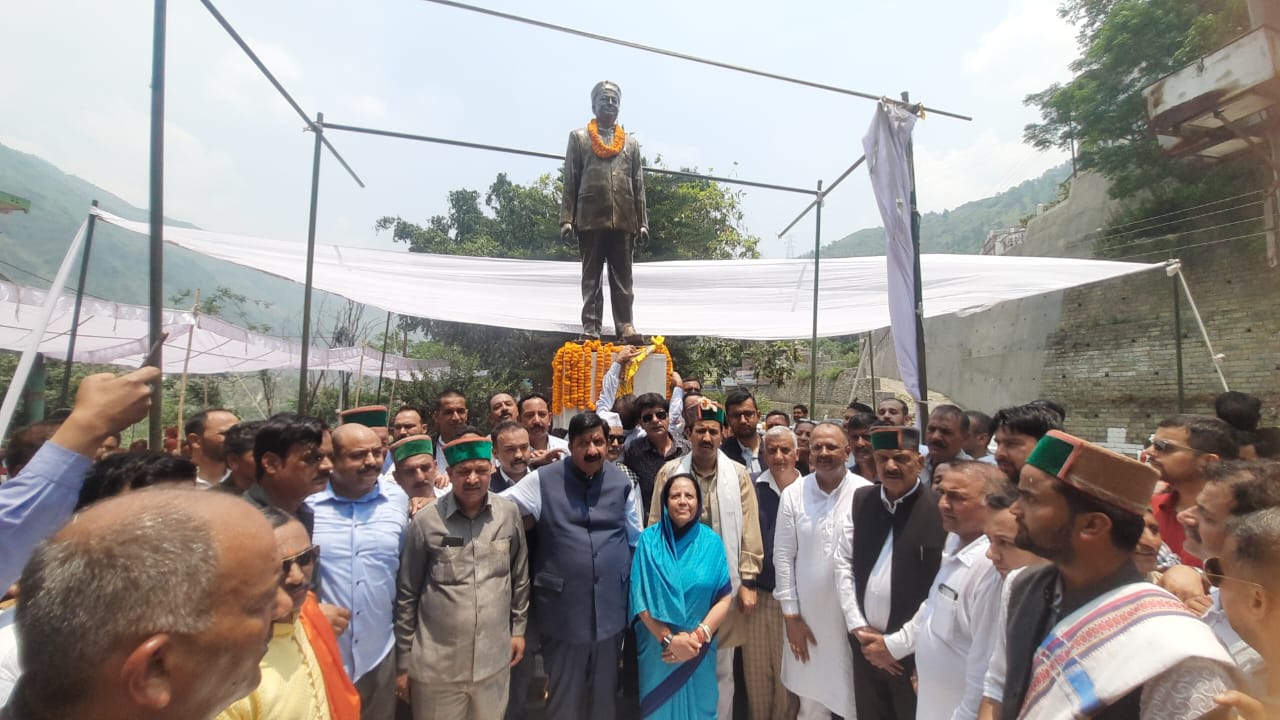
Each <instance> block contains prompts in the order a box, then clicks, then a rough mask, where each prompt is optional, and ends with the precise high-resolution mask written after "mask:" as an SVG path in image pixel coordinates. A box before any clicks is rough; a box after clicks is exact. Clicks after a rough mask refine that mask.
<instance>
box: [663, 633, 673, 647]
mask: <svg viewBox="0 0 1280 720" xmlns="http://www.w3.org/2000/svg"><path fill="white" fill-rule="evenodd" d="M674 639H675V636H673V635H672V634H671V633H667V634H666V635H663V636H662V649H663V650H664V651H665V650H666V649H667V648H669V647H671V641H672V640H674Z"/></svg>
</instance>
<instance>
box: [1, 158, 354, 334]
mask: <svg viewBox="0 0 1280 720" xmlns="http://www.w3.org/2000/svg"><path fill="white" fill-rule="evenodd" d="M0 190H3V191H5V192H9V193H13V194H15V195H19V196H21V197H23V198H26V199H27V200H30V201H31V211H30V213H12V214H8V215H0V276H3V277H4V278H6V279H9V280H12V281H13V282H16V283H18V284H20V285H29V286H33V287H39V288H47V287H48V286H49V281H50V280H51V279H52V278H53V276H54V274H56V273H57V270H58V265H59V264H60V263H61V262H62V257H63V255H64V254H65V253H66V251H67V247H68V246H69V245H70V244H71V240H72V238H73V237H74V236H75V233H76V230H77V229H78V228H79V227H80V223H82V222H83V221H84V219H85V215H86V214H87V212H88V210H89V203H90V201H92V200H97V201H98V204H99V206H100V207H101V208H102V209H103V210H106V211H108V212H110V213H113V214H115V215H119V216H120V217H123V218H126V219H128V220H136V221H143V222H145V221H146V220H147V211H146V210H142V209H139V208H137V207H134V206H133V205H130V204H129V203H128V202H125V201H124V200H122V199H121V198H119V197H117V196H116V195H113V194H111V193H110V192H107V191H105V190H103V189H102V188H99V187H97V186H96V185H94V184H92V183H90V182H88V181H86V180H83V179H81V178H78V177H76V176H74V175H70V174H68V173H66V172H63V171H62V170H60V169H58V168H57V167H55V166H54V165H52V164H51V163H49V162H48V161H46V160H44V159H42V158H40V157H37V156H35V155H30V154H27V153H24V152H20V151H18V150H14V149H13V148H10V147H6V146H4V145H0ZM165 222H166V224H170V225H179V226H183V227H195V226H194V225H191V224H190V223H184V222H181V221H178V220H171V219H166V220H165ZM299 248H302V245H301V244H300V245H299ZM299 252H300V253H301V252H303V250H301V249H300V250H299ZM164 257H165V264H164V297H165V301H166V305H169V304H172V303H170V302H169V298H170V297H172V296H173V295H175V294H176V293H178V292H181V291H194V290H196V289H200V290H201V294H202V296H203V297H208V296H210V295H211V294H212V293H214V291H215V290H216V289H217V288H218V287H227V288H229V289H230V290H232V291H233V292H236V293H240V294H243V295H245V296H247V297H249V298H251V299H253V300H255V301H257V302H260V303H262V305H257V304H251V305H248V306H246V307H245V308H244V310H245V312H246V316H247V317H246V318H245V319H246V320H247V321H249V322H254V323H262V324H265V325H267V326H269V327H270V328H271V330H270V332H271V334H274V335H280V336H289V337H296V336H298V335H300V334H301V327H302V326H301V323H302V321H301V317H302V286H301V285H299V284H297V283H294V282H290V281H288V280H284V279H282V278H278V277H274V276H271V275H268V274H266V273H263V272H259V271H257V270H253V269H250V268H245V267H241V266H239V265H234V264H232V263H228V262H224V261H221V260H215V259H213V258H210V257H206V256H204V255H200V254H198V253H194V252H191V251H189V250H185V249H183V248H179V247H175V246H173V245H166V246H165V249H164ZM299 262H302V260H299ZM148 266H149V252H148V247H147V239H146V238H145V237H144V236H141V235H137V234H135V233H131V232H127V231H125V230H121V229H120V228H116V227H113V226H111V225H107V224H106V223H98V224H97V227H96V229H95V231H94V238H93V247H92V250H91V252H90V256H89V275H88V279H87V281H86V283H85V285H86V292H88V294H90V295H93V296H95V297H99V298H102V299H105V300H112V301H115V302H124V303H131V304H136V305H146V304H147V302H148V288H147V279H148ZM75 267H76V270H78V268H79V263H77V264H76V266H75ZM76 277H77V276H76V274H75V271H74V270H73V273H72V275H71V277H70V278H69V279H68V288H69V289H71V290H74V286H75V281H76ZM323 295H327V293H317V298H316V303H317V304H318V303H319V301H320V297H321V296H323ZM188 302H189V301H188ZM334 302H335V299H334V298H332V296H330V300H329V307H330V308H332V307H334ZM227 320H230V321H232V322H239V321H240V320H239V319H238V318H231V317H228V318H227Z"/></svg>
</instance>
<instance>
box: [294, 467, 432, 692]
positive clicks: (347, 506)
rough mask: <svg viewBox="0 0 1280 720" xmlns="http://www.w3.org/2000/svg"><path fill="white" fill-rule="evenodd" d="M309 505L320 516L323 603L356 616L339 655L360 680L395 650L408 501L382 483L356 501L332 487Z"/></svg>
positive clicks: (391, 484) (316, 533) (396, 489)
mask: <svg viewBox="0 0 1280 720" xmlns="http://www.w3.org/2000/svg"><path fill="white" fill-rule="evenodd" d="M307 505H309V506H311V509H312V510H313V511H315V514H316V524H315V531H314V532H313V533H312V536H311V541H312V542H313V543H315V544H316V545H319V546H320V600H321V601H322V602H326V603H329V604H331V605H337V606H338V607H342V608H347V609H348V610H350V611H351V625H349V626H348V627H347V631H346V632H344V633H342V634H341V635H339V636H338V649H339V650H340V651H341V652H342V664H343V665H344V666H345V667H346V669H347V674H348V675H350V676H351V679H352V680H353V681H355V680H359V679H360V678H361V676H363V675H364V674H365V673H367V672H369V671H370V670H372V669H373V668H375V667H377V666H378V663H380V662H382V660H383V658H385V657H386V656H387V653H388V652H391V650H392V649H393V648H394V647H395V632H394V626H393V624H394V618H393V612H394V609H395V601H396V573H397V572H398V571H399V569H400V549H401V547H402V546H403V544H404V531H405V528H406V527H408V524H409V496H408V495H406V494H405V492H404V490H402V489H400V486H399V485H397V484H396V483H395V482H393V481H392V482H389V481H387V480H384V479H379V481H378V484H377V485H375V486H374V487H373V489H372V490H370V491H369V492H368V493H367V494H366V495H365V496H364V497H361V498H359V499H357V500H351V499H348V498H344V497H341V496H339V495H337V494H335V493H334V492H333V485H332V484H330V485H329V486H327V487H326V488H325V489H324V490H323V491H321V492H318V493H316V494H315V495H312V496H311V497H309V498H307Z"/></svg>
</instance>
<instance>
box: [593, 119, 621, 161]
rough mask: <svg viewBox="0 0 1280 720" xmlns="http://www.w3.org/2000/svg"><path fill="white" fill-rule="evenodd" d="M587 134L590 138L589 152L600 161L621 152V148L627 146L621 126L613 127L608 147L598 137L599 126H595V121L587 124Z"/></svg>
mask: <svg viewBox="0 0 1280 720" xmlns="http://www.w3.org/2000/svg"><path fill="white" fill-rule="evenodd" d="M587 134H588V135H590V136H591V151H592V152H594V153H595V154H596V157H598V158H600V159H601V160H608V159H609V158H611V157H613V156H614V155H617V154H618V153H620V152H622V148H623V147H625V146H626V144H627V132H626V131H625V130H623V129H622V126H621V125H614V126H613V138H612V139H611V140H610V142H609V144H608V145H606V144H605V142H604V139H603V138H601V137H600V126H599V125H597V124H596V121H595V120H592V121H591V122H589V123H587Z"/></svg>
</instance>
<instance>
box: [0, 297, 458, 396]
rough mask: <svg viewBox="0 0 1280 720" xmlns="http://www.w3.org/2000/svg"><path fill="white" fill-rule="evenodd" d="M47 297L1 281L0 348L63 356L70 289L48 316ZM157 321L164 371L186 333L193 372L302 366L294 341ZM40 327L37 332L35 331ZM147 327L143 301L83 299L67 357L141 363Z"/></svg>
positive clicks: (338, 357) (364, 367) (343, 352)
mask: <svg viewBox="0 0 1280 720" xmlns="http://www.w3.org/2000/svg"><path fill="white" fill-rule="evenodd" d="M48 297H49V293H48V292H47V291H45V290H37V289H35V288H29V287H22V286H19V285H14V284H12V283H8V282H0V349H4V350H20V349H23V348H24V347H26V346H27V345H28V344H29V343H31V342H32V341H34V340H36V338H37V337H38V338H39V339H38V342H36V346H35V347H36V350H37V351H38V352H40V353H41V354H42V355H44V356H46V357H50V358H55V359H58V360H62V359H65V358H66V355H67V339H68V337H67V336H68V334H69V333H70V331H71V316H72V311H73V307H74V304H75V295H74V293H69V292H64V293H62V294H61V295H59V296H58V297H57V298H56V299H55V301H54V302H53V303H52V305H51V306H50V307H51V310H50V311H49V314H48V316H47V319H46V316H44V315H43V314H42V312H43V308H44V307H45V301H46V299H47V298H48ZM161 322H162V325H163V326H164V329H165V331H166V332H168V333H169V338H168V339H167V340H166V341H165V350H164V368H163V370H164V372H166V373H173V374H178V373H181V372H182V364H183V358H184V356H185V355H186V352H187V339H188V336H190V339H191V363H190V367H189V369H188V372H189V373H191V374H193V375H207V374H216V373H228V372H253V371H256V370H284V369H291V368H297V367H300V365H301V357H302V356H301V353H302V346H301V345H300V344H299V343H296V342H291V341H289V340H285V339H282V338H278V337H272V336H270V335H264V334H262V333H255V332H251V331H249V330H246V329H244V328H242V327H238V326H236V325H232V324H231V323H229V322H226V321H225V320H221V319H219V318H216V317H213V316H211V315H196V314H194V313H192V312H191V311H189V310H186V311H184V310H170V309H166V310H165V311H164V315H163V316H162V320H161ZM41 327H43V333H38V332H37V329H38V328H41ZM149 327H150V326H149V322H148V314H147V308H145V307H143V306H140V305H128V304H125V303H114V302H108V301H105V300H99V299H97V298H92V297H86V298H84V302H83V303H82V304H81V308H80V325H79V332H78V333H77V334H76V354H75V357H74V358H72V359H73V360H75V361H76V362H85V363H99V364H114V365H122V366H125V367H139V366H140V365H142V360H143V356H144V355H146V352H147V349H148V348H149V347H150V343H149V342H148V340H147V337H148V331H149ZM362 353H363V355H364V362H363V363H361V361H360V357H361V354H362ZM381 366H382V353H380V352H378V351H377V350H374V349H373V348H369V347H365V348H358V347H348V348H314V347H313V348H312V349H311V352H310V354H309V356H308V361H307V367H308V368H310V369H312V370H342V371H346V372H350V373H355V372H362V373H363V374H364V375H366V376H372V377H377V375H378V370H379V368H380V367H381ZM447 366H448V364H447V363H445V362H443V361H428V360H414V359H411V358H405V357H400V356H399V355H392V354H390V353H388V354H387V360H386V369H385V371H384V373H385V374H387V375H390V374H393V373H395V372H396V371H400V372H404V373H409V372H430V371H432V370H436V369H441V368H444V367H447Z"/></svg>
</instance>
